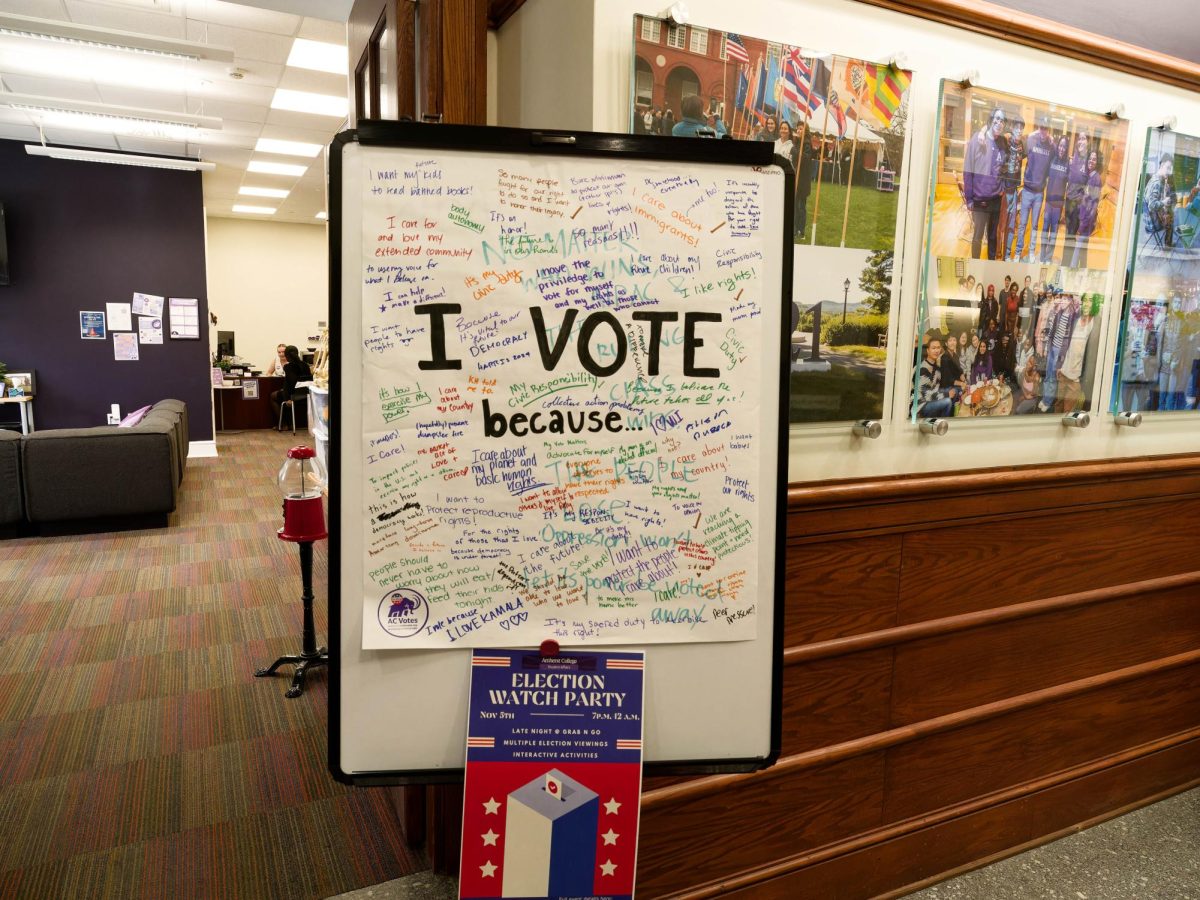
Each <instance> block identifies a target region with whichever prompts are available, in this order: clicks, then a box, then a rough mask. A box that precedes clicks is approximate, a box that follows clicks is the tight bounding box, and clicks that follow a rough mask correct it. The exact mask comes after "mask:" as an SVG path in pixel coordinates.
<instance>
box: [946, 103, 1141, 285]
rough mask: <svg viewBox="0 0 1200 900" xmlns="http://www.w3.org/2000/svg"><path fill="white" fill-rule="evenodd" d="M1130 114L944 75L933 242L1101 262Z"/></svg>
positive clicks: (1032, 257)
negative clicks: (1060, 102)
mask: <svg viewBox="0 0 1200 900" xmlns="http://www.w3.org/2000/svg"><path fill="white" fill-rule="evenodd" d="M1127 131H1128V124H1127V123H1126V122H1125V121H1124V120H1122V119H1116V118H1110V117H1108V116H1105V115H1101V114H1096V113H1088V112H1085V111H1083V110H1075V109H1071V108H1069V107H1063V106H1059V105H1056V104H1053V103H1049V102H1045V101H1040V100H1032V99H1029V98H1025V97H1018V96H1015V95H1012V94H1006V93H1002V92H999V91H991V90H985V89H983V88H979V87H974V86H971V85H968V86H966V87H964V86H962V85H961V84H959V83H958V82H949V81H943V82H942V104H941V132H940V135H939V138H940V140H939V143H938V165H937V170H936V172H937V183H936V186H935V189H934V197H933V209H932V217H933V227H932V230H931V248H930V252H931V253H932V254H933V255H936V256H955V257H968V258H971V259H989V260H1010V261H1013V262H1024V263H1042V264H1057V265H1061V266H1064V267H1067V268H1074V269H1088V268H1091V269H1105V268H1107V267H1108V263H1109V253H1110V251H1111V249H1112V237H1113V224H1114V221H1115V219H1116V214H1117V210H1118V208H1119V200H1120V196H1119V195H1120V183H1121V172H1122V169H1123V166H1124V155H1125V145H1126V137H1127Z"/></svg>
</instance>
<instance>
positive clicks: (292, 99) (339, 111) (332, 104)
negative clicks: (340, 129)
mask: <svg viewBox="0 0 1200 900" xmlns="http://www.w3.org/2000/svg"><path fill="white" fill-rule="evenodd" d="M346 108H347V104H346V98H345V97H337V96H335V95H333V94H312V93H309V92H308V91H285V90H284V89H283V88H276V89H275V96H274V97H272V98H271V109H286V110H291V111H292V112H302V113H312V114H313V115H316V116H337V117H338V118H339V119H344V118H346Z"/></svg>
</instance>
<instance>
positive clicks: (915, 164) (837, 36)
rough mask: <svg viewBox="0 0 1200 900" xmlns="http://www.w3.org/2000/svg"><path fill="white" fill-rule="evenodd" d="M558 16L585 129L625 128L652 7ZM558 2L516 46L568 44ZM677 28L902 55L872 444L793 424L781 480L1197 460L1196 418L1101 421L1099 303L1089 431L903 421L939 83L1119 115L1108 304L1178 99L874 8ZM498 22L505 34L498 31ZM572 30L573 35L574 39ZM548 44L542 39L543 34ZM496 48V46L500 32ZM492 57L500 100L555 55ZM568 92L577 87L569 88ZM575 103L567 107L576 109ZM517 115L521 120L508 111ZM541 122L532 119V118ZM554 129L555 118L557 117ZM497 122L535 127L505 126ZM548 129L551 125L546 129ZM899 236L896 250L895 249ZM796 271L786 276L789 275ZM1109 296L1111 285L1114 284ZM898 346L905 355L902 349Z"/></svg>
mask: <svg viewBox="0 0 1200 900" xmlns="http://www.w3.org/2000/svg"><path fill="white" fill-rule="evenodd" d="M562 6H564V7H565V6H569V7H570V8H571V10H572V12H578V11H579V9H580V8H581V7H590V8H591V10H592V13H593V16H594V19H593V23H592V35H593V39H594V42H593V46H592V49H591V65H592V72H591V107H592V120H591V127H592V128H593V130H596V131H626V130H628V121H629V89H630V72H631V60H632V53H633V49H632V44H633V16H634V14H635V13H642V14H646V15H660V14H661V13H662V10H663V8H664V4H663V3H661V2H659V3H655V4H650V3H646V2H639V0H570V2H569V3H563V4H562ZM558 7H559V3H558V2H557V0H556V2H554V3H553V4H551V2H550V0H540V2H530V3H527V4H526V5H525V7H524V8H523V9H522V14H523V15H524V16H525V18H524V20H523V21H522V22H521V29H522V33H523V34H525V35H530V36H532V35H541V36H542V43H543V44H559V45H573V44H574V42H575V41H576V40H577V37H578V35H567V34H565V33H563V31H562V29H563V27H564V26H565V25H566V24H568V23H564V22H563V21H562V20H561V17H562V16H563V11H562V10H560V9H559V8H558ZM687 7H688V11H689V13H690V21H691V22H692V23H694V24H696V25H700V26H704V27H710V28H717V29H724V30H728V31H734V32H739V33H744V34H749V35H754V36H757V37H769V38H770V39H772V40H777V41H782V42H785V43H791V44H797V45H801V46H804V47H807V48H812V49H816V50H820V51H825V52H832V53H838V54H843V55H849V56H856V57H862V58H866V59H874V60H881V61H882V60H887V59H889V58H890V57H892V55H893V54H896V53H903V57H902V60H903V62H904V64H905V65H906V66H907V67H909V68H911V69H913V70H914V73H915V74H914V80H913V87H912V90H913V92H914V93H913V96H912V100H911V103H912V109H911V118H910V123H911V126H910V127H911V131H910V144H911V146H910V149H909V152H908V154H907V159H908V164H909V172H908V173H907V179H906V180H907V182H908V184H909V186H910V187H911V189H910V190H909V191H908V192H907V202H906V205H905V207H904V212H903V216H902V219H903V222H902V224H901V231H900V232H899V233H898V234H897V246H898V247H899V248H900V258H899V260H898V261H899V262H900V263H901V267H900V268H899V270H898V273H897V277H899V278H901V291H900V303H899V304H898V306H896V307H895V308H894V311H893V315H894V317H895V321H896V328H895V330H894V331H893V336H894V339H893V340H892V341H891V342H890V343H891V348H892V356H891V358H890V359H889V367H888V372H889V380H888V394H887V396H888V397H889V398H890V400H889V401H888V408H887V409H886V410H885V414H884V433H883V436H882V437H881V438H879V439H878V440H875V441H870V440H862V439H857V438H853V437H852V436H851V435H850V431H849V426H848V424H839V425H830V426H804V427H799V426H797V427H793V429H792V439H791V457H790V471H789V475H790V478H791V479H792V480H793V481H801V480H815V479H829V478H844V477H858V476H868V475H880V474H893V473H904V472H919V471H939V470H959V469H974V468H985V467H992V466H1003V465H1018V464H1027V463H1046V462H1055V461H1069V460H1082V459H1094V458H1108V457H1120V456H1140V455H1149V454H1163V453H1181V452H1195V451H1197V450H1200V416H1197V414H1195V413H1191V414H1177V413H1166V414H1157V415H1154V416H1147V421H1146V423H1145V424H1144V425H1143V426H1142V427H1141V428H1139V429H1128V428H1117V427H1116V426H1114V424H1113V421H1112V418H1111V417H1110V416H1109V415H1108V414H1107V413H1106V412H1104V410H1106V409H1107V408H1108V404H1109V392H1110V390H1111V384H1110V374H1109V373H1111V369H1112V361H1113V354H1114V351H1113V345H1114V344H1115V333H1114V329H1115V326H1116V323H1117V321H1118V319H1119V315H1120V303H1119V302H1108V303H1106V304H1105V309H1106V312H1105V321H1104V323H1103V328H1104V330H1103V331H1102V333H1101V341H1102V346H1104V347H1105V356H1104V358H1102V359H1101V361H1100V363H1099V364H1098V366H1097V372H1098V373H1099V375H1098V379H1099V381H1101V382H1102V388H1101V393H1100V396H1099V397H1098V402H1097V404H1096V405H1097V408H1098V410H1099V412H1098V413H1093V422H1092V425H1091V427H1090V428H1087V429H1084V430H1079V429H1068V428H1064V427H1062V425H1061V424H1060V423H1059V421H1058V419H1057V417H1054V416H1045V417H1040V416H1029V417H1013V418H1012V419H1009V420H1003V421H997V420H986V421H985V420H978V421H963V420H954V421H953V422H952V427H951V430H950V433H949V434H948V435H946V436H945V437H941V438H934V437H927V436H924V435H921V434H919V433H918V432H917V429H916V427H915V426H914V425H913V424H912V423H911V422H910V421H909V419H908V409H907V407H908V397H909V391H910V385H911V356H912V347H913V339H914V322H915V311H916V308H917V301H918V294H917V292H918V279H919V274H920V271H921V263H922V254H923V248H922V246H921V238H922V231H923V227H924V221H925V209H926V203H927V197H928V193H927V192H928V185H929V173H930V167H931V153H932V150H933V144H934V133H935V129H936V113H937V103H938V90H939V79H941V78H960V77H962V76H963V75H964V74H966V73H968V72H972V71H977V72H978V73H979V74H978V78H977V79H976V83H977V84H980V85H982V86H985V87H992V88H997V89H1000V90H1004V91H1009V92H1012V93H1016V94H1024V95H1026V96H1031V97H1036V98H1045V99H1048V100H1053V101H1057V102H1060V103H1064V104H1067V105H1071V106H1077V107H1081V108H1084V109H1093V110H1097V111H1107V110H1109V109H1111V108H1112V107H1113V106H1114V105H1116V104H1118V103H1121V104H1124V107H1125V110H1126V112H1125V114H1126V115H1127V116H1128V117H1129V119H1130V132H1129V145H1128V151H1127V153H1126V160H1127V171H1126V173H1125V178H1124V185H1125V187H1124V190H1123V192H1122V202H1121V209H1120V217H1119V219H1118V221H1119V222H1121V223H1122V224H1121V226H1120V228H1119V231H1118V234H1117V235H1116V242H1115V247H1114V250H1115V252H1114V253H1113V254H1112V256H1113V259H1114V260H1117V262H1114V270H1113V271H1112V272H1110V290H1109V291H1108V296H1109V298H1110V301H1111V300H1117V301H1119V298H1120V285H1121V284H1122V283H1123V280H1124V263H1123V261H1124V260H1125V259H1127V258H1128V240H1129V229H1130V222H1131V219H1132V211H1133V206H1134V202H1135V196H1134V182H1133V179H1132V178H1131V172H1132V171H1133V170H1134V167H1136V166H1137V165H1138V163H1139V162H1140V156H1141V147H1142V146H1143V144H1144V141H1145V130H1146V128H1147V127H1150V126H1153V125H1157V124H1158V123H1160V122H1162V121H1163V119H1164V118H1165V117H1166V116H1168V115H1175V116H1177V117H1178V125H1177V129H1178V130H1179V131H1181V132H1186V133H1190V134H1200V97H1198V96H1197V95H1196V94H1193V93H1189V92H1187V91H1184V90H1182V89H1177V88H1172V87H1168V86H1165V85H1162V84H1159V83H1157V82H1151V81H1146V80H1142V79H1138V78H1136V77H1132V76H1129V75H1126V74H1124V73H1121V72H1117V71H1114V70H1111V69H1105V68H1100V67H1098V66H1091V65H1087V64H1085V63H1082V62H1076V61H1074V60H1071V59H1066V58H1063V57H1059V56H1055V55H1052V54H1049V53H1045V52H1042V51H1038V50H1033V49H1031V48H1027V47H1022V46H1019V45H1016V44H1010V43H1006V42H1003V41H1000V40H998V39H993V38H987V37H981V36H979V35H977V34H974V33H971V32H967V31H965V30H962V29H957V28H952V27H950V26H946V25H937V24H934V23H931V22H927V21H924V20H921V19H916V18H913V17H908V16H904V15H902V14H899V13H895V12H891V11H888V10H882V9H878V8H876V7H874V6H868V5H866V4H863V3H857V2H854V0H770V2H766V0H745V2H742V3H739V4H730V3H729V2H728V0H688V3H687ZM507 27H508V26H507V25H506V26H505V28H506V29H507ZM580 33H583V31H581V32H580ZM550 35H553V38H552V39H551V40H546V39H545V38H546V36H550ZM500 39H501V42H502V44H503V42H504V41H505V40H506V36H505V29H502V30H501V32H500ZM506 52H507V48H506V47H503V46H502V55H501V68H500V84H499V93H500V97H501V109H502V110H503V109H504V108H505V107H504V98H505V97H506V96H509V95H511V94H512V93H513V92H515V91H523V90H524V89H525V87H526V85H540V86H541V87H540V89H541V90H545V89H546V86H547V85H553V84H554V83H555V82H556V80H558V77H559V73H558V72H557V71H556V70H554V69H553V68H549V66H551V65H552V64H553V62H554V60H555V59H556V58H557V57H555V56H553V54H552V53H551V51H550V50H546V51H544V52H542V53H540V54H538V55H537V56H536V57H534V58H533V59H531V60H530V61H529V63H528V64H525V65H522V66H520V67H519V68H518V71H517V73H516V74H517V75H519V81H513V80H511V78H510V77H509V70H508V68H507V67H506V65H505V59H504V53H506ZM577 64H578V59H577V58H576V59H573V60H570V61H568V63H567V64H566V71H565V73H564V74H563V77H562V79H561V80H562V82H563V83H564V84H565V83H570V84H572V85H573V84H574V82H575V80H576V78H577V75H576V71H575V70H576V67H577ZM571 90H572V91H575V90H578V88H576V87H574V86H572V88H571ZM512 102H516V103H518V104H520V105H522V107H528V106H529V105H533V106H534V107H535V110H537V109H543V110H544V109H545V108H546V107H548V106H549V105H552V104H548V103H547V101H546V100H543V99H540V98H537V99H535V98H524V97H522V98H517V99H516V100H510V103H512ZM584 102H586V100H585V98H580V104H581V106H582V104H583V103H584ZM522 112H523V113H528V112H531V111H530V110H527V109H524V108H523V109H522ZM544 118H547V117H546V116H543V117H542V119H544ZM563 121H565V119H564V120H563ZM501 123H502V124H520V125H526V124H543V122H542V121H541V120H540V119H539V120H538V121H536V122H534V121H530V120H529V116H528V115H526V116H525V117H524V118H522V120H521V121H512V120H506V119H505V117H504V115H503V113H502V115H501ZM551 124H555V125H559V124H562V122H561V121H559V120H554V121H552V122H551ZM905 233H907V235H908V239H907V240H905ZM798 272H799V269H798ZM1114 286H1115V287H1114ZM904 348H908V349H907V350H905V349H904Z"/></svg>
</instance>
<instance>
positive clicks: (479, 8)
mask: <svg viewBox="0 0 1200 900" xmlns="http://www.w3.org/2000/svg"><path fill="white" fill-rule="evenodd" d="M439 2H440V3H441V5H442V7H443V10H442V32H441V40H440V53H441V58H442V74H441V79H442V95H441V96H442V106H441V109H440V110H439V112H441V113H442V117H443V118H442V120H443V121H444V122H453V123H455V124H461V125H483V124H485V123H486V122H487V2H486V0H439Z"/></svg>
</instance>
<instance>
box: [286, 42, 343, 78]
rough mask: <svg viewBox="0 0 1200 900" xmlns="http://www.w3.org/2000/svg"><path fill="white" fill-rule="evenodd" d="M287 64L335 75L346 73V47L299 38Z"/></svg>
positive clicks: (293, 46) (293, 45)
mask: <svg viewBox="0 0 1200 900" xmlns="http://www.w3.org/2000/svg"><path fill="white" fill-rule="evenodd" d="M287 64H288V65H289V66H295V67H296V68H297V69H315V70H316V71H318V72H329V73H331V74H333V75H345V74H346V70H347V62H346V48H345V47H343V46H341V45H340V44H326V43H325V42H324V41H307V40H305V39H304V38H297V39H296V42H295V43H294V44H292V52H291V53H290V54H288V61H287Z"/></svg>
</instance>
